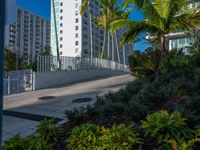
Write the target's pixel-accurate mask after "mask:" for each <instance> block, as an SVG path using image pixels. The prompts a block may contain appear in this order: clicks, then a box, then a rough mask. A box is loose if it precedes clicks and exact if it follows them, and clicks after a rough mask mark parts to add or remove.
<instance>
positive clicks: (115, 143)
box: [101, 124, 142, 150]
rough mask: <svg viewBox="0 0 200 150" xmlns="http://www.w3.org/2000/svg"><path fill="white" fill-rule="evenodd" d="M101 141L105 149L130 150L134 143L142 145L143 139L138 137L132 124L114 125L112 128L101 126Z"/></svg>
mask: <svg viewBox="0 0 200 150" xmlns="http://www.w3.org/2000/svg"><path fill="white" fill-rule="evenodd" d="M101 134H102V136H101V141H102V146H103V147H104V149H117V150H129V149H131V148H132V146H133V145H141V144H142V140H141V139H140V138H138V137H137V134H136V133H135V131H133V130H132V129H131V126H128V127H126V126H125V125H124V124H121V125H118V126H116V125H114V126H113V127H112V128H111V129H106V128H104V127H102V128H101Z"/></svg>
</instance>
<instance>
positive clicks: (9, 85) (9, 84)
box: [7, 72, 11, 95]
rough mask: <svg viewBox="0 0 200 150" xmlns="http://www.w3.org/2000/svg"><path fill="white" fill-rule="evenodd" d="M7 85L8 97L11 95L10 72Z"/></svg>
mask: <svg viewBox="0 0 200 150" xmlns="http://www.w3.org/2000/svg"><path fill="white" fill-rule="evenodd" d="M7 84H8V95H10V94H11V93H10V73H9V72H8V78H7Z"/></svg>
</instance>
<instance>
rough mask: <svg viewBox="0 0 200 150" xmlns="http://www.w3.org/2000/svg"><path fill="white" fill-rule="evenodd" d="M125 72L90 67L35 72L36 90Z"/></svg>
mask: <svg viewBox="0 0 200 150" xmlns="http://www.w3.org/2000/svg"><path fill="white" fill-rule="evenodd" d="M122 74H125V73H124V72H121V71H113V70H107V69H89V70H74V71H56V72H41V73H35V83H34V90H39V89H45V88H52V87H55V86H62V85H65V84H69V83H74V82H79V81H86V80H90V79H94V78H98V77H99V78H100V77H104V76H115V75H122Z"/></svg>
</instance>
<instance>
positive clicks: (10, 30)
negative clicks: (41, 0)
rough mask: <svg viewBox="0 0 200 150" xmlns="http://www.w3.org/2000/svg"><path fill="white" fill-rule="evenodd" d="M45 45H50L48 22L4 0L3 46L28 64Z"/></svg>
mask: <svg viewBox="0 0 200 150" xmlns="http://www.w3.org/2000/svg"><path fill="white" fill-rule="evenodd" d="M45 46H50V22H49V21H48V20H46V19H44V18H42V17H40V16H38V15H36V14H34V13H32V12H30V11H28V10H26V9H23V8H21V7H19V6H17V4H16V0H6V27H5V47H7V48H9V49H11V50H12V51H14V52H16V53H17V54H18V56H19V57H21V58H22V59H23V61H24V62H25V63H28V64H30V63H33V62H35V60H36V56H37V54H39V53H40V52H41V51H42V50H44V47H45Z"/></svg>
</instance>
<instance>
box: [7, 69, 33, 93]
mask: <svg viewBox="0 0 200 150" xmlns="http://www.w3.org/2000/svg"><path fill="white" fill-rule="evenodd" d="M33 82H34V73H33V71H32V70H18V71H10V72H4V95H11V94H17V93H23V92H27V91H33V88H34V87H33Z"/></svg>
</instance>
